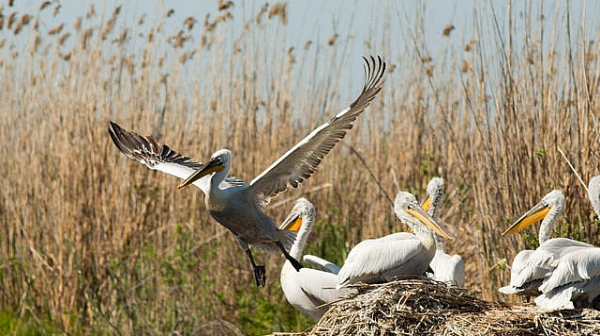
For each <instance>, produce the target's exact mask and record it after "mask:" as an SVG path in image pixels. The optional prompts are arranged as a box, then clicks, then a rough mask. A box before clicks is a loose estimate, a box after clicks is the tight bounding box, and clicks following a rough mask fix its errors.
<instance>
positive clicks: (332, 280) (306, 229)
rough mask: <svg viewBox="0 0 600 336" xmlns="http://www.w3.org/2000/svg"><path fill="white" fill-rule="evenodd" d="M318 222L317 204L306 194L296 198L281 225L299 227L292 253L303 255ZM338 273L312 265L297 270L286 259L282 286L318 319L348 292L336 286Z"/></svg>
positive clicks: (293, 302)
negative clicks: (306, 197) (324, 270)
mask: <svg viewBox="0 0 600 336" xmlns="http://www.w3.org/2000/svg"><path fill="white" fill-rule="evenodd" d="M314 223H315V208H314V206H313V205H312V204H311V203H310V202H309V201H307V200H306V199H304V198H300V199H298V200H297V201H296V204H295V206H294V208H293V209H292V211H291V212H290V214H289V216H288V217H287V218H286V220H285V221H284V222H283V224H282V225H281V228H282V229H285V230H298V234H297V237H296V241H295V242H294V244H293V245H292V248H291V249H290V255H291V256H292V257H294V258H296V259H300V257H302V250H303V249H304V245H305V244H306V241H307V240H308V237H309V235H310V232H311V230H312V227H313V225H314ZM336 285H337V276H336V275H335V274H333V273H330V272H323V271H320V270H316V269H311V268H306V267H304V268H302V269H301V270H300V271H296V270H295V269H294V267H293V265H292V264H291V263H290V262H289V261H288V260H286V262H285V263H284V264H283V267H282V269H281V289H282V290H283V293H284V294H285V297H286V299H287V300H288V302H289V303H290V304H291V305H292V306H294V308H296V309H297V310H299V311H300V312H302V313H303V314H305V315H308V316H310V317H312V318H314V319H316V320H319V319H320V318H321V317H322V316H323V314H325V312H327V310H328V309H329V307H328V306H327V305H326V304H327V303H329V302H332V301H335V300H337V299H339V298H342V297H344V296H346V295H347V294H348V292H349V291H348V289H344V288H342V289H339V290H338V289H336V288H335V287H336Z"/></svg>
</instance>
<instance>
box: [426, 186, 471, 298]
mask: <svg viewBox="0 0 600 336" xmlns="http://www.w3.org/2000/svg"><path fill="white" fill-rule="evenodd" d="M443 196H444V179H442V178H441V177H434V178H432V179H431V181H429V183H428V184H427V197H426V198H425V200H424V201H423V204H422V208H423V209H424V210H425V211H427V212H428V213H429V215H430V216H431V218H433V219H434V220H435V221H436V222H437V223H439V222H440V215H439V208H440V206H441V204H442V198H443ZM433 239H434V240H435V255H434V256H433V259H432V260H431V262H430V263H429V267H431V269H432V270H433V279H435V280H437V281H442V282H445V283H449V284H451V285H454V286H458V287H463V286H464V285H465V263H464V261H463V259H462V258H461V257H460V256H459V255H453V256H450V255H449V254H448V253H446V252H444V242H443V241H442V237H440V235H439V234H437V233H436V232H434V233H433Z"/></svg>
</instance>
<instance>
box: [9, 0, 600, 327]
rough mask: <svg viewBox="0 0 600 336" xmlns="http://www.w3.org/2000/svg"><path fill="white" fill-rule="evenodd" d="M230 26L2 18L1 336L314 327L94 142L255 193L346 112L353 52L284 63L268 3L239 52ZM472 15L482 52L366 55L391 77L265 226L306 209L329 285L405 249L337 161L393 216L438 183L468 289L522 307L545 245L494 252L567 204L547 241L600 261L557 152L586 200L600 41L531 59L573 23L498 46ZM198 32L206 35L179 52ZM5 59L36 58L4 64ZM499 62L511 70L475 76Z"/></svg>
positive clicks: (383, 47) (590, 218)
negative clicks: (148, 148) (224, 159)
mask: <svg viewBox="0 0 600 336" xmlns="http://www.w3.org/2000/svg"><path fill="white" fill-rule="evenodd" d="M536 5H537V3H536V2H529V5H528V6H529V8H531V6H536ZM230 6H231V4H230V3H229V2H224V1H220V2H219V3H218V8H215V12H214V14H213V15H212V16H210V17H209V18H207V19H206V20H205V21H202V20H203V19H202V18H198V20H199V21H195V20H194V18H189V19H187V20H186V21H184V22H183V23H182V29H181V31H180V32H179V34H175V35H172V36H168V35H167V34H166V33H165V29H164V24H165V22H164V20H167V19H168V16H169V14H170V13H169V12H167V13H165V15H164V17H163V19H161V20H157V21H156V22H151V23H150V25H149V28H148V29H142V28H140V27H146V26H144V25H143V24H142V22H143V20H147V18H146V17H144V16H140V17H139V18H138V19H139V22H138V24H137V26H134V27H130V28H123V25H122V23H120V21H119V20H121V19H120V15H121V14H120V7H119V8H115V9H114V11H113V12H107V13H98V12H96V9H94V8H93V7H90V10H89V12H88V14H87V15H86V16H85V17H81V18H78V19H77V20H76V22H75V24H74V26H73V27H71V28H72V30H67V28H65V27H66V26H65V25H58V26H55V27H48V26H46V25H44V24H43V23H44V22H43V21H42V22H40V20H41V17H43V16H41V14H40V13H47V12H52V11H60V10H61V9H60V4H59V3H56V2H52V3H50V2H46V3H44V4H43V5H42V6H41V7H40V9H39V13H29V14H23V13H16V12H14V11H13V10H12V9H11V8H10V7H8V6H6V5H4V6H3V7H2V10H1V11H0V12H1V13H2V14H1V16H0V22H1V24H0V27H2V30H1V32H2V34H1V35H0V46H1V47H2V55H3V56H2V59H1V60H0V78H1V81H0V83H1V87H0V143H1V144H2V145H1V146H0V163H1V164H0V174H1V176H2V178H1V179H0V222H1V223H0V224H1V225H0V304H1V306H0V309H1V310H2V316H8V318H6V317H2V318H0V331H1V330H8V331H11V332H13V333H15V334H18V332H17V331H15V330H23V329H22V328H21V329H19V328H20V327H23V326H27V325H29V326H30V327H31V325H34V326H38V327H31V328H34V329H35V328H37V329H36V330H38V331H37V332H39V333H40V334H47V333H49V334H51V333H67V334H72V335H79V334H98V335H105V334H117V335H128V334H136V335H141V334H146V335H158V334H219V333H221V334H259V333H268V332H271V331H285V330H302V329H303V328H306V327H308V326H310V325H311V324H312V323H313V322H312V321H310V320H309V319H308V318H305V317H303V316H301V315H300V314H299V313H297V312H295V311H294V310H293V309H292V308H291V307H289V305H288V304H287V303H286V302H285V298H284V296H283V294H282V292H281V289H280V286H279V284H278V277H279V270H280V267H281V264H282V262H283V259H282V258H281V257H280V256H278V255H276V256H270V255H264V254H260V253H259V254H258V258H259V260H261V261H262V262H265V263H266V264H267V267H268V269H267V281H268V284H267V286H266V287H265V288H261V289H257V288H255V287H254V285H253V283H252V275H251V274H250V273H249V270H250V269H249V267H248V264H247V260H246V258H245V257H244V256H243V254H242V253H241V251H240V249H239V248H238V247H237V246H236V244H235V242H234V239H233V238H232V237H231V235H230V234H229V233H228V232H226V231H225V230H224V229H223V228H222V227H221V226H219V225H218V224H216V223H215V222H214V221H213V220H211V219H210V218H209V216H208V214H207V212H206V211H205V210H204V204H203V199H204V196H203V195H201V193H200V192H198V191H197V190H194V188H186V189H184V190H181V191H178V190H176V188H175V186H176V184H177V183H178V181H177V180H176V179H175V178H173V177H171V176H166V175H164V174H162V173H159V172H154V171H150V170H148V169H146V168H145V167H143V166H141V165H140V164H138V163H135V162H132V161H130V160H128V159H126V158H125V157H124V156H123V155H121V154H120V153H119V152H118V150H117V149H116V147H115V146H114V145H113V144H112V143H111V141H110V139H109V136H108V133H107V121H108V120H115V121H116V122H117V123H119V124H121V125H123V126H124V127H126V128H128V129H133V130H134V131H136V132H139V133H141V134H153V135H155V136H156V137H158V138H159V139H160V141H161V142H164V143H167V144H169V145H170V146H171V147H172V148H174V149H176V150H178V151H180V152H181V153H183V154H186V155H190V156H192V157H193V158H195V159H197V160H199V161H202V160H206V159H207V158H208V157H209V156H210V154H211V153H212V152H213V151H214V150H216V149H219V148H230V149H232V150H233V154H234V162H233V174H235V175H236V176H238V177H241V178H242V179H244V180H245V181H249V180H251V179H252V178H253V177H254V176H255V175H256V174H258V173H259V172H261V171H262V170H263V169H265V168H266V167H267V166H268V164H270V163H271V162H272V161H273V160H275V159H276V158H277V157H278V156H280V155H281V154H282V153H283V152H285V150H287V149H288V148H289V147H291V146H292V145H293V144H295V143H296V142H297V141H299V140H300V139H301V138H302V137H304V136H305V135H306V134H308V133H309V132H310V130H311V129H312V128H314V127H315V126H317V125H319V124H320V123H322V122H324V121H326V120H328V118H330V117H331V116H332V115H333V114H335V113H337V111H338V110H339V109H341V108H343V107H345V106H346V105H347V104H348V103H349V101H342V100H341V99H340V97H339V96H340V95H339V92H346V91H348V90H350V89H351V88H354V89H356V88H358V85H357V84H356V83H354V85H353V86H350V85H349V84H347V83H345V82H342V81H341V80H343V79H346V78H349V76H348V73H356V72H358V73H362V69H360V68H349V67H348V66H347V65H348V62H347V61H345V63H343V64H339V62H338V61H336V60H339V59H340V55H342V56H343V59H344V60H347V59H349V58H352V59H354V58H359V57H360V56H362V55H346V54H344V53H347V50H346V43H347V41H349V40H350V39H351V38H352V37H350V36H344V35H343V34H340V35H339V36H337V35H333V36H332V37H331V38H330V39H329V40H328V41H325V42H323V43H322V44H318V43H317V42H314V41H313V42H312V44H309V43H307V45H306V48H305V49H303V50H294V49H289V48H288V46H286V45H285V36H286V33H287V32H286V22H287V16H288V15H293V14H294V13H288V11H287V7H286V5H285V4H284V3H279V4H273V5H266V4H265V5H264V6H263V7H262V9H261V11H260V12H259V13H258V14H257V15H256V17H254V18H253V19H252V20H249V21H248V22H246V23H245V29H244V33H243V34H242V35H241V36H238V37H235V38H232V37H231V34H228V31H229V30H228V29H229V28H228V27H230V25H232V24H233V20H236V18H234V17H233V16H232V15H231V12H230V9H231V8H230ZM525 7H526V8H527V6H525ZM567 9H568V8H567ZM381 10H386V9H385V8H382V9H381ZM509 13H510V15H511V16H510V17H512V16H515V17H516V14H514V13H512V12H511V11H510V10H509ZM526 14H527V13H526ZM472 15H473V21H474V25H475V27H474V32H475V33H474V36H462V37H456V36H455V35H452V34H457V33H456V32H455V31H453V29H452V26H448V27H447V29H446V30H444V31H440V32H439V34H440V35H442V36H446V35H447V36H446V37H445V38H448V39H449V38H452V37H453V36H454V37H455V38H461V39H463V40H464V48H463V49H462V50H450V51H448V55H449V56H448V57H445V58H442V59H440V60H436V59H432V58H431V57H429V56H428V55H427V53H426V52H425V51H424V50H426V49H427V48H428V47H429V48H440V49H441V50H444V46H443V45H442V46H426V45H424V43H425V42H424V37H423V33H422V32H423V29H424V28H423V26H424V25H425V23H424V22H423V19H422V18H418V17H417V19H415V21H414V22H412V24H411V25H410V26H408V27H402V28H403V29H405V30H406V32H407V35H408V36H409V38H408V41H410V42H411V43H410V44H411V45H410V46H409V47H407V48H406V49H405V50H403V51H402V53H401V54H396V55H390V54H386V52H389V50H390V43H392V42H391V41H389V40H386V38H385V36H373V39H372V40H371V41H370V45H369V47H370V48H371V51H372V53H373V54H382V56H384V58H385V59H386V60H387V61H388V63H389V65H390V72H389V73H388V75H387V81H386V84H385V86H384V89H383V91H382V93H381V94H380V96H379V97H377V98H376V99H375V101H374V104H373V105H372V106H371V107H370V108H369V109H368V110H367V112H366V113H365V114H364V115H363V116H362V117H361V118H360V119H359V120H358V122H357V124H356V126H355V128H354V129H353V130H352V131H351V132H350V134H349V135H348V136H347V138H346V139H345V141H344V144H343V145H338V147H337V148H335V149H334V150H333V151H332V153H331V154H330V155H329V156H328V157H327V158H326V159H325V160H324V162H323V165H322V166H321V168H320V170H319V171H318V172H317V173H316V174H315V175H314V176H313V177H312V178H311V179H310V180H308V181H307V182H306V183H304V184H303V185H302V186H301V187H300V188H299V189H295V190H291V191H288V192H286V193H285V194H283V195H281V196H279V197H277V198H276V199H274V200H273V201H272V202H273V203H272V207H271V208H269V209H268V210H267V212H268V213H269V214H270V215H272V216H273V218H275V219H276V220H277V221H280V220H281V219H283V218H284V216H285V214H286V212H287V211H289V209H290V206H291V204H292V202H293V201H294V200H295V199H296V198H297V197H300V196H305V197H307V198H308V199H309V200H311V201H312V202H313V203H314V204H315V206H316V208H317V216H318V220H319V222H318V225H317V227H316V229H315V233H314V237H313V240H312V242H311V244H310V245H311V246H310V248H309V250H308V251H307V252H308V253H314V254H318V255H321V256H323V257H326V258H329V259H331V260H333V261H335V262H337V263H341V262H343V260H344V258H345V255H346V253H347V251H348V250H349V249H350V248H351V247H352V246H354V245H355V244H357V243H358V242H359V241H361V240H362V239H366V238H372V237H377V236H381V235H385V234H389V233H391V232H394V231H398V230H403V229H405V227H404V226H403V225H402V224H401V223H399V221H398V220H396V219H395V217H394V215H393V213H392V209H391V207H390V204H389V203H387V201H386V199H385V197H384V195H383V193H382V192H381V191H380V190H379V188H378V187H377V185H376V183H375V181H374V180H373V179H372V178H371V177H370V175H369V174H368V172H367V170H366V168H365V167H364V165H362V164H361V162H360V160H359V159H358V157H357V156H356V155H355V154H353V151H352V150H351V149H350V148H349V147H348V146H351V147H352V148H353V149H355V150H356V151H357V152H358V153H359V154H360V156H361V157H362V158H363V159H364V160H365V161H366V163H367V164H368V166H369V168H370V169H371V170H372V171H373V173H374V175H375V176H376V178H377V179H378V180H379V182H380V183H381V184H382V185H383V186H384V188H385V190H386V192H387V193H388V194H390V195H391V196H392V197H393V195H394V194H395V192H396V191H397V190H398V188H400V189H405V190H409V191H411V192H414V193H415V194H417V195H419V196H421V195H423V191H424V187H425V185H426V183H427V181H428V180H429V178H431V177H432V176H442V177H443V178H445V180H446V197H445V200H444V205H443V209H442V211H441V220H442V224H443V225H444V227H445V228H446V230H447V231H449V232H450V233H451V234H452V235H453V236H454V237H455V239H454V240H453V241H451V242H448V243H447V249H448V252H450V253H458V254H460V255H462V256H463V258H464V259H465V263H466V270H467V282H466V287H467V288H468V289H469V291H470V292H471V293H472V294H474V295H476V296H478V297H481V298H483V299H494V300H497V299H502V300H513V301H514V300H518V298H507V297H500V296H499V295H498V294H497V292H496V289H497V288H498V287H500V286H501V285H503V284H506V283H507V282H508V281H509V274H510V268H509V265H510V264H511V261H512V258H513V257H514V255H515V254H516V253H517V252H518V251H519V250H521V249H523V248H524V247H529V248H534V247H535V246H536V244H537V242H536V233H537V229H535V228H534V229H532V230H528V232H529V233H528V234H525V235H523V236H513V237H507V238H501V237H500V233H501V232H502V231H503V230H504V229H505V228H506V227H507V226H508V225H509V223H510V222H511V221H512V220H514V219H516V218H517V217H518V216H520V215H521V214H522V213H523V212H524V211H525V210H527V209H528V208H529V207H530V206H532V205H533V204H535V203H537V202H538V201H539V200H540V199H541V197H542V196H543V195H544V194H546V193H547V192H549V191H550V190H551V189H553V188H559V189H561V190H562V191H563V192H564V193H565V196H566V198H567V207H566V214H565V215H564V216H563V218H562V220H561V223H560V225H559V227H558V228H557V230H556V231H557V232H556V233H555V235H556V236H569V237H573V238H576V239H581V240H585V241H587V242H590V243H593V244H596V245H597V244H598V230H599V226H598V222H597V220H596V219H595V216H594V214H593V211H592V209H591V206H590V204H589V201H588V200H587V196H586V193H585V189H584V188H583V186H582V185H581V184H580V182H579V181H578V180H577V178H576V175H575V174H574V173H573V171H572V170H571V169H570V168H569V166H568V164H567V161H566V160H565V159H564V158H563V157H562V156H561V155H560V154H559V149H562V150H563V151H564V152H565V154H566V156H567V158H568V159H569V160H570V161H571V162H572V164H573V165H574V168H575V169H576V170H577V171H578V173H580V174H581V176H582V177H583V179H584V181H586V183H587V181H588V180H589V179H590V178H591V177H592V176H593V175H595V174H598V168H597V167H598V163H599V157H598V147H599V140H600V138H599V132H598V124H597V123H598V115H599V112H598V108H599V107H600V106H599V103H598V101H597V99H596V97H597V96H598V83H599V79H600V75H599V71H600V67H599V66H598V57H597V56H598V51H599V50H598V48H599V47H600V46H599V45H598V44H597V43H590V42H589V41H593V40H597V37H598V35H594V36H579V37H576V36H570V35H569V34H570V31H567V32H564V31H562V32H557V33H556V34H554V31H553V34H552V36H555V40H553V41H551V42H550V48H549V50H548V51H547V52H544V50H546V49H548V48H544V47H543V46H544V43H548V41H545V42H544V41H542V39H541V38H540V37H541V36H544V35H543V32H544V30H553V29H556V26H557V25H559V24H560V23H563V24H564V23H565V20H566V19H565V17H566V16H565V15H564V13H562V12H561V15H557V16H556V17H554V18H549V19H546V21H544V22H542V21H540V20H539V18H535V17H529V18H528V17H527V15H526V18H525V19H524V22H526V23H528V24H527V25H525V29H526V31H525V33H524V34H523V33H520V34H517V33H516V31H515V30H516V29H523V28H522V26H520V27H521V28H516V26H517V25H516V24H514V23H513V22H509V29H508V31H501V30H500V29H498V28H497V26H496V25H495V24H494V20H505V18H499V17H491V18H490V17H483V16H482V15H480V14H479V12H478V11H477V9H476V8H474V9H473V14H472ZM393 19H394V16H393V14H392V15H391V16H390V19H389V22H385V23H384V27H391V26H392V25H393V22H394V21H393ZM194 25H202V28H201V31H202V32H203V33H202V35H201V36H193V38H192V36H191V33H190V31H191V29H192V28H193V27H194ZM567 26H569V24H567ZM117 27H120V28H117ZM136 27H137V28H136ZM23 34H25V36H23ZM140 36H141V37H140ZM507 36H510V38H509V37H507ZM569 36H570V38H571V43H566V42H565V41H568V40H567V38H568V37H569ZM17 38H18V39H19V40H20V41H27V47H25V48H22V49H20V50H19V49H18V48H15V47H14V46H12V43H14V42H13V41H15V40H16V39H17ZM140 38H141V39H143V40H144V42H143V43H139V39H140ZM442 38H444V37H442ZM136 39H137V40H136ZM516 39H518V40H516ZM133 40H136V41H138V43H132V41H133ZM490 46H493V47H495V48H497V49H498V50H501V51H502V52H500V53H498V54H497V55H495V57H489V56H486V53H485V49H484V48H486V47H490ZM190 73H193V74H194V75H193V76H191V77H190V75H189V74H190ZM493 74H495V75H493ZM298 82H306V83H313V85H312V86H310V87H307V86H305V87H302V86H299V85H298ZM345 90H346V91H345ZM356 94H357V92H356V91H353V92H352V93H351V96H354V95H356ZM523 237H525V239H523ZM7 319H8V320H7ZM11 323H12V324H11ZM15 324H16V327H15V326H14V325H15ZM10 326H12V327H10ZM2 328H5V329H2ZM11 328H12V329H11Z"/></svg>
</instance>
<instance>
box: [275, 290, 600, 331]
mask: <svg viewBox="0 0 600 336" xmlns="http://www.w3.org/2000/svg"><path fill="white" fill-rule="evenodd" d="M354 288H356V289H357V291H358V292H357V294H356V295H354V296H352V297H350V298H348V299H344V300H340V301H337V302H334V303H332V304H331V309H330V310H329V311H328V312H327V313H326V314H325V315H324V316H323V318H321V320H320V321H319V322H318V323H317V324H316V325H315V326H314V327H313V328H312V329H310V330H308V331H306V332H304V333H301V334H295V335H306V336H309V335H315V336H324V335H379V336H384V335H511V336H512V335H598V334H600V312H599V311H596V310H590V309H583V310H570V311H561V312H553V313H546V312H543V311H541V310H540V309H538V308H537V307H535V306H522V305H520V306H516V305H508V304H502V303H495V302H488V301H484V300H481V299H477V298H474V297H471V296H468V295H466V293H465V291H464V290H461V289H458V288H451V287H447V286H446V285H445V284H442V283H439V282H435V281H430V280H402V281H395V282H389V283H385V284H381V285H358V286H355V287H354ZM279 335H284V334H279Z"/></svg>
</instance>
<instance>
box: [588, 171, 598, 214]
mask: <svg viewBox="0 0 600 336" xmlns="http://www.w3.org/2000/svg"><path fill="white" fill-rule="evenodd" d="M588 197H589V198H590V202H592V207H593V208H594V211H595V212H596V214H597V215H598V216H600V175H598V176H594V177H592V179H591V180H590V183H589V185H588Z"/></svg>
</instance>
